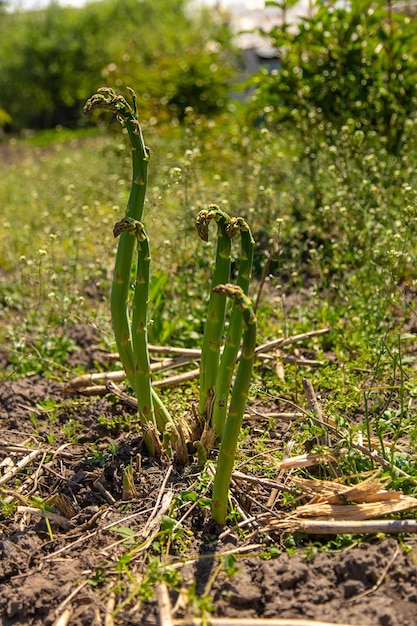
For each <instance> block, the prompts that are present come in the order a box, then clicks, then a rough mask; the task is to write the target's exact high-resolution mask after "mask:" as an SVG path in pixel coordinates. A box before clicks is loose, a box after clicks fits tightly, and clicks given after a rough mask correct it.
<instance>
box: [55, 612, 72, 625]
mask: <svg viewBox="0 0 417 626" xmlns="http://www.w3.org/2000/svg"><path fill="white" fill-rule="evenodd" d="M71 615H72V610H71V609H65V611H64V612H63V613H61V615H59V617H57V618H56V620H55V621H54V623H53V624H52V626H67V624H68V623H69V621H70V617H71Z"/></svg>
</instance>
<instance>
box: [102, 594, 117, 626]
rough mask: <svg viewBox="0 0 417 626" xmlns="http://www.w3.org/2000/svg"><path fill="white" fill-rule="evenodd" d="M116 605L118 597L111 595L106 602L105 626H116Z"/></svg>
mask: <svg viewBox="0 0 417 626" xmlns="http://www.w3.org/2000/svg"><path fill="white" fill-rule="evenodd" d="M115 605H116V597H115V595H114V593H111V594H110V595H109V597H108V599H107V602H106V612H105V617H104V626H114V619H113V611H114V607H115Z"/></svg>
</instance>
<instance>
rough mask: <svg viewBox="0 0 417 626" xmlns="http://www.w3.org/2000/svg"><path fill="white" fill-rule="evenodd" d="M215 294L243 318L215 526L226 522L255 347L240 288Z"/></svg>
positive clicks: (223, 288) (248, 303) (251, 318)
mask: <svg viewBox="0 0 417 626" xmlns="http://www.w3.org/2000/svg"><path fill="white" fill-rule="evenodd" d="M214 291H215V293H217V294H219V295H222V296H227V297H229V298H231V299H232V300H233V303H234V305H235V306H237V307H238V308H239V310H240V312H241V313H242V315H243V339H242V354H241V357H240V361H239V366H238V369H237V374H236V379H235V383H234V386H233V391H232V397H231V400H230V407H229V411H228V415H227V419H226V424H225V427H224V431H223V437H222V441H221V444H220V450H219V460H218V462H217V469H216V476H215V478H214V485H213V497H212V509H211V514H212V518H213V519H214V520H215V521H216V522H217V523H218V524H222V525H223V524H225V522H226V515H227V501H228V494H229V485H230V479H231V476H232V470H233V463H234V460H235V455H236V448H237V441H238V437H239V432H240V429H241V426H242V419H243V413H244V410H245V406H246V399H247V397H248V393H249V387H250V381H251V377H252V368H253V361H254V358H255V347H256V316H255V313H254V311H253V307H252V303H251V300H250V299H249V298H248V297H247V296H246V295H245V294H244V293H243V290H242V288H241V287H239V286H237V285H230V284H227V285H217V286H216V287H214Z"/></svg>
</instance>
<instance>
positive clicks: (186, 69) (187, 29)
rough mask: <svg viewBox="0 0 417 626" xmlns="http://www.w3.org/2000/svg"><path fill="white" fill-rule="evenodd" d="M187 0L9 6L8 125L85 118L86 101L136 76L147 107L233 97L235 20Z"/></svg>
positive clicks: (3, 58)
mask: <svg viewBox="0 0 417 626" xmlns="http://www.w3.org/2000/svg"><path fill="white" fill-rule="evenodd" d="M188 5H189V2H188V0H158V2H157V3H155V2H154V1H153V0H142V1H139V0H103V1H101V2H91V3H88V4H86V5H85V6H84V7H82V8H71V7H62V6H60V5H59V4H58V3H56V2H52V3H51V4H50V5H49V6H48V7H47V8H46V9H44V10H34V11H25V12H22V11H15V12H5V11H2V16H1V20H0V109H3V110H4V111H5V112H7V114H8V116H10V117H11V119H12V122H11V124H10V119H9V118H5V121H8V126H9V127H11V128H12V129H13V130H19V129H21V128H52V127H54V126H56V125H63V126H69V127H71V126H72V127H75V126H77V125H79V124H80V122H81V119H82V118H81V116H82V106H83V104H84V102H85V100H86V99H87V98H88V97H89V95H90V94H91V92H92V91H94V90H95V89H96V88H98V87H100V86H102V85H104V84H106V85H107V86H112V87H115V88H117V89H119V90H120V89H121V88H122V87H123V86H124V85H129V86H130V87H132V88H133V89H135V91H136V92H137V93H138V96H139V100H140V103H141V104H142V106H144V107H146V110H145V111H144V114H145V116H146V115H148V117H153V118H156V120H157V121H159V119H160V118H162V119H164V118H165V119H171V118H172V117H175V118H177V119H179V120H182V119H183V117H184V115H185V111H186V108H187V107H189V106H191V107H193V109H194V110H195V111H196V112H197V113H201V114H205V115H211V114H214V113H217V112H219V111H221V110H223V109H224V108H225V106H226V103H227V98H228V92H229V81H230V77H231V75H232V74H233V72H234V64H235V58H236V57H235V55H234V54H230V50H231V47H232V35H231V32H230V31H229V29H228V27H227V25H225V24H224V23H223V22H218V21H216V20H215V19H214V18H213V17H212V16H211V14H210V12H209V11H208V9H206V10H201V11H197V10H195V11H191V10H190V8H189V6H188Z"/></svg>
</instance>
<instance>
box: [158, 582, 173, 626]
mask: <svg viewBox="0 0 417 626" xmlns="http://www.w3.org/2000/svg"><path fill="white" fill-rule="evenodd" d="M156 598H157V602H158V624H159V626H172V615H171V602H170V599H169V594H168V587H167V586H166V583H165V582H163V581H161V582H160V583H158V584H157V586H156Z"/></svg>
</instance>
